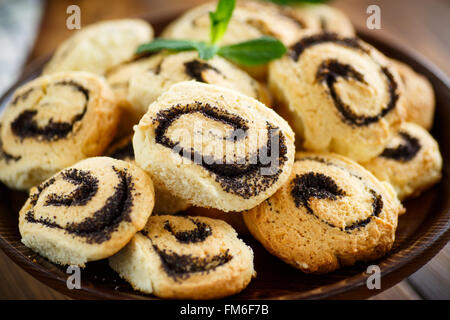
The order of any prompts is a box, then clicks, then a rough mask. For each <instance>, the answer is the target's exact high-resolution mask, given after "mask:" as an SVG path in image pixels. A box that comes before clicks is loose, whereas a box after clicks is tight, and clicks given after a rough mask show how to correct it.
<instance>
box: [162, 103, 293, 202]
mask: <svg viewBox="0 0 450 320" xmlns="http://www.w3.org/2000/svg"><path fill="white" fill-rule="evenodd" d="M192 113H200V114H202V115H203V116H205V117H207V118H210V119H212V120H214V121H218V122H222V123H224V124H226V125H229V126H231V127H232V128H233V132H232V133H231V134H230V136H228V137H226V138H225V139H226V140H228V141H233V142H234V141H239V140H242V139H244V138H245V137H246V133H247V131H248V129H249V127H248V124H247V123H248V121H247V120H245V119H243V118H242V117H240V116H239V115H235V114H231V113H229V112H228V111H226V110H223V109H220V108H217V107H214V106H211V105H210V104H208V103H202V102H195V103H193V104H188V105H175V106H173V107H171V108H169V109H165V110H161V111H159V112H158V114H157V115H156V118H155V119H154V121H153V122H154V123H157V126H156V128H155V141H156V143H158V144H161V145H163V146H165V147H167V148H170V149H171V150H172V151H174V152H177V153H178V154H179V155H180V156H181V157H185V158H187V159H190V160H194V159H200V161H196V164H198V165H200V166H202V167H203V168H204V169H206V170H208V171H209V172H210V173H211V174H214V175H215V179H216V181H217V182H218V183H220V185H221V186H222V188H223V190H224V191H226V192H230V193H234V194H236V195H239V196H241V197H242V198H244V199H249V198H251V197H253V196H256V195H257V194H259V193H260V192H264V191H265V190H267V189H268V188H270V187H271V186H272V185H273V184H274V183H275V182H276V181H277V180H278V177H279V175H280V174H281V172H282V170H281V169H279V168H281V167H282V166H283V165H284V163H285V162H286V160H287V157H286V154H287V146H286V142H285V137H284V135H283V133H282V132H281V131H280V130H279V129H278V128H276V127H275V126H273V125H271V124H270V123H269V122H267V123H266V128H267V142H266V144H265V145H263V146H262V147H260V148H259V149H258V150H257V151H256V152H255V153H254V154H249V155H247V156H246V158H245V159H238V160H237V161H235V162H233V163H227V162H226V161H223V160H222V159H220V160H218V159H214V158H213V157H212V156H204V155H202V154H200V153H199V152H198V151H196V150H194V149H193V148H190V149H189V150H185V149H184V148H183V147H181V146H180V145H179V142H174V141H172V140H171V139H170V138H169V137H167V136H166V132H167V130H168V129H169V127H170V126H171V125H172V123H173V122H174V121H175V120H177V119H178V118H180V117H181V116H183V115H186V114H192ZM236 132H237V134H234V133H236ZM272 141H277V142H278V146H277V147H278V148H275V149H278V153H277V154H272ZM274 153H275V152H274ZM263 155H270V156H268V157H270V158H271V159H272V158H273V157H276V158H277V161H278V166H277V169H276V170H275V171H274V172H273V170H271V174H267V175H262V174H261V173H260V169H262V168H268V169H269V168H270V169H272V168H271V165H272V163H271V161H270V162H268V163H263V162H262V161H261V159H262V157H263Z"/></svg>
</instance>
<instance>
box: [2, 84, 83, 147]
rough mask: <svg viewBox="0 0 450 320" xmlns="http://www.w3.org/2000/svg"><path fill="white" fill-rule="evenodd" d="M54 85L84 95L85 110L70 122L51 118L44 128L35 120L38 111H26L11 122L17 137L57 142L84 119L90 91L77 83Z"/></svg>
mask: <svg viewBox="0 0 450 320" xmlns="http://www.w3.org/2000/svg"><path fill="white" fill-rule="evenodd" d="M54 85H55V86H70V87H72V88H74V89H75V90H76V91H78V92H80V93H81V94H83V96H84V98H85V103H84V107H83V110H82V111H81V112H80V113H78V114H76V115H75V116H74V117H73V118H72V119H71V121H70V122H64V121H61V122H59V121H56V122H55V121H53V119H52V118H50V119H49V121H48V123H47V124H46V125H45V126H43V127H42V126H40V125H39V124H38V123H37V121H36V119H35V117H36V115H37V114H38V110H24V111H22V112H21V113H20V114H19V115H18V116H17V118H15V119H14V120H13V121H12V122H11V131H12V132H13V134H14V135H15V136H17V137H19V138H20V139H22V140H23V139H25V138H40V139H43V140H45V141H56V140H59V139H63V138H65V137H67V135H68V134H69V133H70V132H72V130H73V126H74V124H75V123H76V122H77V121H80V120H81V119H82V118H83V117H84V115H85V113H86V111H87V105H88V102H89V90H88V89H86V88H85V87H83V86H82V85H80V84H78V83H76V82H75V81H60V82H57V83H55V84H54ZM16 99H17V98H16ZM21 99H26V96H25V97H24V96H23V95H22V96H21Z"/></svg>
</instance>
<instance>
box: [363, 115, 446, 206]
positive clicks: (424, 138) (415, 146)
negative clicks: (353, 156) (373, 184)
mask: <svg viewBox="0 0 450 320" xmlns="http://www.w3.org/2000/svg"><path fill="white" fill-rule="evenodd" d="M363 165H364V167H365V168H366V169H368V170H369V171H370V172H372V173H373V174H374V175H375V176H376V177H377V178H378V179H380V180H382V181H388V182H390V183H391V185H392V186H393V187H394V189H395V190H396V191H397V194H398V197H399V199H400V200H403V199H405V198H409V197H415V196H418V195H419V194H420V193H421V192H422V191H424V190H426V189H428V188H430V187H431V186H432V185H434V184H436V183H437V182H439V180H440V179H441V177H442V172H441V171H442V156H441V154H440V152H439V146H438V144H437V142H436V140H434V139H433V137H432V136H431V135H430V134H429V133H428V131H426V130H425V129H423V128H422V127H420V126H419V125H416V124H414V123H409V122H405V123H403V124H402V126H401V127H400V131H399V132H398V134H397V135H396V136H395V137H394V138H393V139H392V140H391V141H389V143H388V144H387V146H386V147H385V149H384V151H383V152H382V153H381V154H380V155H379V156H378V157H376V158H374V159H372V160H370V161H369V162H367V163H364V164H363Z"/></svg>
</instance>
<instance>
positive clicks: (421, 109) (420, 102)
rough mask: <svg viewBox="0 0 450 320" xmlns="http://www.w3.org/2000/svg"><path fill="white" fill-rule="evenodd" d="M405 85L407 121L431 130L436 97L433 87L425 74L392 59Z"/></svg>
mask: <svg viewBox="0 0 450 320" xmlns="http://www.w3.org/2000/svg"><path fill="white" fill-rule="evenodd" d="M392 61H393V63H394V66H395V67H396V69H397V71H398V74H399V75H400V79H401V80H402V83H403V86H404V87H405V109H406V121H408V122H414V123H416V124H418V125H419V126H421V127H423V128H425V129H427V130H430V129H431V127H433V119H434V109H435V97H434V91H433V87H432V86H431V83H430V81H428V79H427V78H425V76H423V75H421V74H419V73H417V72H415V71H414V70H413V69H412V68H411V67H410V66H408V65H406V64H404V63H402V62H400V61H397V60H392Z"/></svg>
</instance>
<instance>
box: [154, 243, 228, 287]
mask: <svg viewBox="0 0 450 320" xmlns="http://www.w3.org/2000/svg"><path fill="white" fill-rule="evenodd" d="M153 249H154V250H155V251H156V253H157V254H158V256H159V257H160V260H161V265H162V268H163V270H164V271H165V272H166V274H167V275H168V276H170V277H171V278H173V279H174V280H175V281H180V280H186V279H188V278H189V277H190V276H191V274H192V273H208V272H210V271H213V270H215V269H216V268H218V267H220V266H222V265H224V264H226V263H227V262H229V261H230V260H231V259H232V258H233V256H232V255H231V254H230V252H229V251H230V250H229V249H227V250H226V251H225V252H224V253H220V254H217V255H214V256H206V257H204V258H199V257H194V256H192V255H191V254H178V253H176V252H173V251H171V250H164V249H160V248H158V246H156V245H154V244H153Z"/></svg>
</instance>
